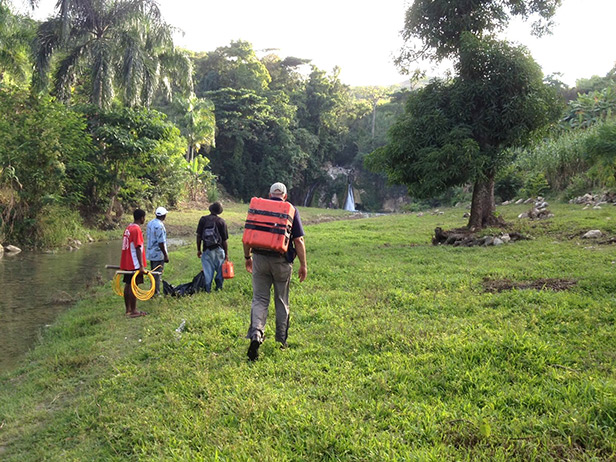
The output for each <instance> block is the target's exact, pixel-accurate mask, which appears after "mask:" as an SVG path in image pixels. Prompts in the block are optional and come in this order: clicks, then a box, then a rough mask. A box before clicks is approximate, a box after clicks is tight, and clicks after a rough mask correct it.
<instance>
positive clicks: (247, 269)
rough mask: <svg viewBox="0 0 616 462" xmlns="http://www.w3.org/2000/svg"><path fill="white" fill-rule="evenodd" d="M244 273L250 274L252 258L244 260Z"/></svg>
mask: <svg viewBox="0 0 616 462" xmlns="http://www.w3.org/2000/svg"><path fill="white" fill-rule="evenodd" d="M246 271H248V272H249V273H250V274H252V258H247V259H246Z"/></svg>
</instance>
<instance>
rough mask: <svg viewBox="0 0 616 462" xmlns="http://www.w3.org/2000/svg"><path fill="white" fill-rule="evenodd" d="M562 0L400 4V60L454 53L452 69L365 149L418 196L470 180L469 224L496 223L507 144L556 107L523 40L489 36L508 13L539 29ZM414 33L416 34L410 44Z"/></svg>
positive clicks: (445, 0) (507, 18) (425, 0)
mask: <svg viewBox="0 0 616 462" xmlns="http://www.w3.org/2000/svg"><path fill="white" fill-rule="evenodd" d="M559 4H560V0H506V1H503V0H481V1H473V2H469V1H466V0H416V1H415V2H414V3H413V5H412V6H411V7H410V8H409V10H408V11H407V14H406V23H405V29H404V31H403V37H404V38H405V40H406V41H407V43H408V44H409V46H407V47H406V48H405V49H404V50H403V52H402V54H401V56H400V59H399V62H400V63H407V62H408V61H409V60H415V59H419V58H431V59H435V60H442V59H445V58H451V59H453V60H454V62H455V69H456V76H455V77H454V78H452V79H450V80H441V81H435V82H433V83H432V84H431V85H428V86H427V87H426V88H425V89H422V90H420V91H418V92H417V93H416V94H415V95H413V96H411V98H410V99H409V102H408V105H407V108H406V113H405V115H404V116H403V117H402V118H401V119H400V120H399V121H398V123H397V124H396V126H395V127H394V128H393V129H392V131H391V142H390V143H389V144H388V145H387V146H385V147H383V148H380V149H378V150H377V151H375V152H374V153H373V154H372V155H371V156H370V157H369V159H368V163H369V166H370V167H371V168H373V169H377V170H381V171H385V172H386V173H387V174H388V176H389V178H390V180H391V181H392V182H394V183H400V184H405V185H407V186H408V187H409V191H410V192H411V193H412V194H413V193H414V194H416V195H418V196H428V195H430V194H435V193H438V192H441V191H442V190H443V188H447V187H451V186H454V185H457V184H463V183H467V182H473V184H474V189H473V201H472V207H471V217H470V219H469V227H470V228H482V227H485V226H489V225H494V224H498V220H497V218H496V217H495V215H494V211H495V204H494V178H495V174H496V172H497V171H498V169H499V168H500V167H501V166H502V165H503V164H504V162H505V161H506V157H505V153H506V151H507V148H509V147H512V146H515V145H516V144H520V143H523V142H525V141H527V140H528V139H529V138H530V136H531V134H532V133H533V131H535V130H537V129H539V128H541V127H543V126H545V125H546V124H547V123H549V121H550V120H553V119H555V118H556V117H557V115H558V111H557V100H556V98H555V96H554V95H553V93H551V92H550V89H549V87H547V86H546V85H544V84H543V82H542V74H541V70H540V68H539V66H538V65H537V64H536V63H535V62H534V61H533V60H532V58H531V57H530V55H529V54H528V52H527V51H526V50H525V49H524V48H522V47H515V46H513V45H511V44H508V43H506V42H500V41H497V40H496V39H494V38H493V37H491V36H490V34H491V33H493V32H497V31H500V30H502V29H504V28H505V27H506V26H507V24H508V23H509V21H510V19H511V18H512V17H514V16H519V17H522V18H524V19H526V18H529V17H530V16H533V15H534V17H536V18H537V21H536V22H535V23H534V31H535V33H537V34H540V33H543V32H546V31H547V30H548V29H549V26H550V19H551V18H552V16H553V14H554V12H555V9H556V7H557V6H558V5H559ZM413 39H419V40H420V42H421V44H420V45H416V46H414V47H413V46H412V45H410V43H411V41H412V40H413Z"/></svg>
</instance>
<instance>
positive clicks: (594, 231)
mask: <svg viewBox="0 0 616 462" xmlns="http://www.w3.org/2000/svg"><path fill="white" fill-rule="evenodd" d="M601 236H603V233H602V232H601V231H600V230H598V229H591V230H590V231H588V232H587V233H586V234H584V235H583V236H582V239H597V238H599V237H601Z"/></svg>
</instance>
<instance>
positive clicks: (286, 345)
mask: <svg viewBox="0 0 616 462" xmlns="http://www.w3.org/2000/svg"><path fill="white" fill-rule="evenodd" d="M287 348H289V345H288V344H287V342H283V343H281V344H280V349H281V350H286V349H287Z"/></svg>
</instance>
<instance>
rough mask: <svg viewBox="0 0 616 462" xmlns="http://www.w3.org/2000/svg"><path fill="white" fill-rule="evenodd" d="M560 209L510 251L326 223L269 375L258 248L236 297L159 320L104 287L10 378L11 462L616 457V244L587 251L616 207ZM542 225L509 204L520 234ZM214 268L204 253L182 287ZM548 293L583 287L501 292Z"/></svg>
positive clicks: (6, 385)
mask: <svg viewBox="0 0 616 462" xmlns="http://www.w3.org/2000/svg"><path fill="white" fill-rule="evenodd" d="M551 209H552V211H553V213H554V214H555V217H554V218H553V219H550V220H545V221H537V222H528V221H520V222H519V224H518V225H517V229H518V230H520V231H521V232H523V233H526V234H528V235H530V236H532V237H533V239H532V240H525V241H519V242H516V243H513V244H506V245H500V246H497V247H473V248H459V247H451V246H438V247H434V246H432V245H431V244H430V239H431V237H432V235H433V231H434V228H435V227H436V226H440V227H442V228H443V229H451V228H456V227H460V226H462V225H464V224H465V222H466V219H464V218H462V214H463V212H464V211H463V210H461V209H447V210H444V214H442V215H440V214H434V215H432V214H429V213H428V214H424V215H423V216H421V217H420V216H417V215H392V216H380V217H374V218H368V219H366V220H359V221H357V220H355V221H348V220H347V221H335V222H327V223H320V224H312V225H308V226H307V238H306V241H307V248H308V264H309V273H308V279H307V280H306V281H305V282H304V283H302V284H299V283H298V281H297V279H296V273H295V275H294V280H293V283H292V288H291V303H292V308H291V310H292V311H291V324H290V337H289V346H290V348H289V349H288V350H284V351H281V350H279V349H278V348H277V345H276V344H275V342H274V341H273V322H272V321H273V319H270V322H269V323H268V327H267V332H266V334H267V340H266V342H265V343H264V345H263V347H262V351H261V353H262V355H261V358H260V359H259V361H257V362H256V363H255V364H250V363H248V362H247V361H246V359H245V354H246V348H247V346H248V345H247V340H246V339H244V335H245V331H246V328H247V325H248V321H249V319H248V318H249V310H250V308H249V306H250V296H251V286H250V278H249V275H248V274H247V273H246V272H245V271H244V270H243V269H242V266H243V265H242V261H241V260H242V254H241V236H240V235H239V234H234V235H232V236H231V239H230V249H231V250H230V252H231V257H232V260H234V261H235V262H236V278H235V279H233V280H231V281H227V283H226V286H225V290H224V291H223V292H220V293H214V294H209V295H208V294H198V295H195V296H193V297H189V298H184V299H176V298H161V299H156V300H153V301H149V302H144V303H140V308H142V309H145V310H146V311H148V312H149V315H148V316H146V317H143V318H137V319H125V318H124V317H123V314H122V313H123V306H122V299H121V298H120V297H117V296H115V295H113V294H112V292H111V289H110V287H108V286H106V287H101V288H100V289H98V290H96V291H95V292H94V293H93V294H92V295H91V297H88V298H87V299H84V300H82V301H80V302H79V303H78V304H77V305H76V306H75V307H74V308H72V309H70V310H69V311H68V312H67V313H66V314H64V315H63V316H61V318H60V319H59V320H58V322H57V323H55V324H54V325H53V326H52V327H51V328H50V329H48V331H47V332H46V334H45V336H44V338H43V339H42V340H41V345H40V346H39V347H38V348H36V349H35V350H34V351H33V352H31V353H30V354H29V355H28V358H27V361H24V363H23V364H22V365H21V366H20V367H19V368H18V369H16V370H15V371H13V372H12V373H10V374H6V375H3V376H2V377H1V378H0V389H1V390H2V392H0V457H2V459H3V460H8V461H13V460H15V461H17V460H20V461H22V460H32V461H34V460H58V461H59V460H101V461H103V460H104V461H108V460H118V461H120V460H122V461H125V460H144V461H145V460H148V461H156V460H161V461H162V460H186V461H189V460H190V461H192V460H234V461H235V460H255V459H259V460H266V461H267V460H272V461H273V460H277V461H279V460H324V459H331V460H394V459H399V460H412V459H424V460H460V459H472V460H503V459H507V460H527V459H535V460H555V459H560V460H562V459H570V460H572V459H575V460H592V459H594V460H607V459H610V458H613V457H614V456H615V455H616V443H614V441H616V424H615V422H616V411H615V409H616V371H615V369H614V364H615V363H614V358H615V357H616V335H614V334H615V332H614V329H615V320H616V300H615V298H614V295H613V294H614V293H615V292H616V281H615V278H614V277H613V271H614V264H613V260H614V247H613V246H612V245H605V244H598V243H597V242H596V241H589V240H583V239H581V236H582V233H583V232H584V231H587V230H589V229H600V230H602V231H603V232H604V233H605V234H606V236H608V237H609V236H614V235H616V210H615V209H616V208H615V207H605V208H603V209H600V210H593V209H589V210H581V208H580V207H576V206H566V205H562V206H553V207H551ZM228 211H229V212H232V209H231V208H229V209H228ZM522 211H523V207H521V206H511V207H507V208H506V207H502V208H499V212H500V213H501V214H502V215H503V216H504V217H505V219H506V220H508V221H511V222H517V219H516V218H515V217H517V215H518V214H519V213H521V212H522ZM303 212H304V211H303V210H302V213H303ZM244 213H245V210H244ZM231 215H232V213H228V214H227V212H225V214H223V217H224V218H225V219H228V220H229V221H233V220H232V219H231V218H230V217H231ZM199 216H200V215H199ZM302 216H305V217H306V221H308V213H306V214H304V213H303V215H302ZM168 219H169V224H171V219H172V214H171V213H170V214H169V217H168ZM197 219H198V217H197ZM242 219H243V218H242ZM192 221H194V220H193V217H191V218H190V220H187V223H186V224H185V225H186V226H189V225H190V223H191V222H192ZM195 223H196V222H195ZM198 270H199V264H198V259H197V257H196V255H195V252H194V248H193V247H192V246H187V247H185V248H181V249H178V250H177V251H175V252H173V253H172V254H171V262H170V264H169V265H168V267H167V268H166V270H165V279H166V280H168V281H169V282H171V283H173V284H175V283H178V282H186V281H188V280H190V279H191V278H192V276H194V274H196V272H198ZM296 271H297V268H296ZM540 279H542V280H556V279H567V280H569V281H572V282H573V284H572V285H570V286H566V289H567V290H560V291H552V290H548V289H545V288H544V289H543V290H541V289H540V290H536V289H534V290H519V289H514V290H507V287H506V286H503V288H502V290H493V288H494V287H495V285H494V284H490V281H491V282H494V281H505V280H509V281H512V282H531V281H538V280H540ZM512 287H513V285H512V286H509V289H511V288H512ZM183 320H184V321H185V324H184V325H185V328H184V330H183V331H181V332H178V331H176V329H178V327H179V326H180V325H181V323H182V321H183Z"/></svg>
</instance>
